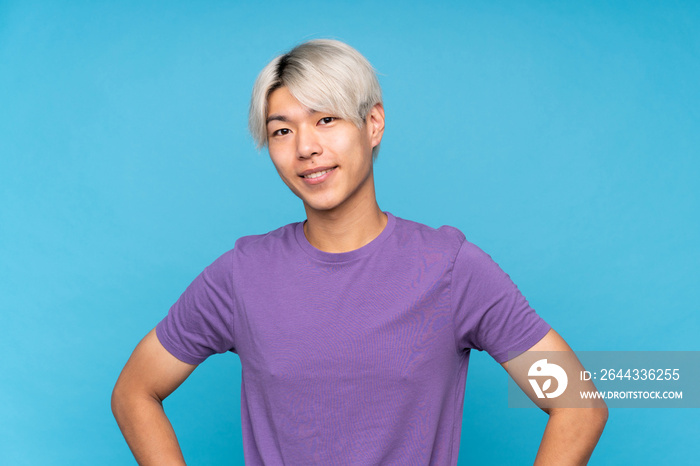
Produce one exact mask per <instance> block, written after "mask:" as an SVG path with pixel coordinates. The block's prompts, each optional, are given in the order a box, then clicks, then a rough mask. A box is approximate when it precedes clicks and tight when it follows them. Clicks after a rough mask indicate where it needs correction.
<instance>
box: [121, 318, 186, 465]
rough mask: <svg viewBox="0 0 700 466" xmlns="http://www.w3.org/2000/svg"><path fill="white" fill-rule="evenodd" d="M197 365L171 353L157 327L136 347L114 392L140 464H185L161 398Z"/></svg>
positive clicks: (128, 440)
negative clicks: (159, 336) (165, 346)
mask: <svg viewBox="0 0 700 466" xmlns="http://www.w3.org/2000/svg"><path fill="white" fill-rule="evenodd" d="M196 367H197V366H195V365H192V364H186V363H184V362H182V361H180V360H179V359H177V358H175V357H174V356H173V355H171V354H170V353H169V352H168V351H167V350H166V349H165V348H163V345H161V344H160V341H158V337H157V336H156V332H155V329H154V330H151V331H150V332H149V333H148V335H146V336H145V337H144V339H143V340H141V342H140V343H139V344H138V346H136V349H135V350H134V352H133V353H132V355H131V357H130V358H129V361H127V363H126V365H125V366H124V369H123V370H122V373H121V375H120V376H119V379H118V380H117V383H116V385H115V386H114V391H113V392H112V412H113V413H114V417H115V418H116V420H117V423H118V424H119V428H120V429H121V431H122V434H123V435H124V438H125V439H126V442H127V443H128V444H129V448H131V451H132V453H133V454H134V457H135V458H136V461H137V462H138V463H139V464H141V465H151V464H152V465H155V464H163V465H166V464H167V465H177V464H181V465H184V464H185V460H184V459H183V457H182V452H181V451H180V446H179V445H178V443H177V437H176V436H175V432H174V431H173V428H172V426H171V425H170V421H168V418H167V417H166V416H165V412H164V411H163V405H162V401H163V400H164V399H165V398H166V397H167V396H168V395H170V393H172V392H173V390H175V389H176V388H177V387H178V386H180V384H181V383H182V382H183V381H184V380H185V379H186V378H187V377H188V376H189V375H190V374H191V373H192V371H193V370H194V369H195V368H196Z"/></svg>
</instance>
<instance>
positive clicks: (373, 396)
mask: <svg viewBox="0 0 700 466" xmlns="http://www.w3.org/2000/svg"><path fill="white" fill-rule="evenodd" d="M387 216H388V222H387V225H386V228H384V230H383V231H382V233H381V234H380V235H379V236H378V237H377V238H375V239H374V240H373V241H372V242H370V243H369V244H367V245H365V246H363V247H361V248H360V249H357V250H354V251H350V252H345V253H339V254H334V253H327V252H323V251H320V250H318V249H316V248H314V247H313V246H311V244H310V243H309V242H308V240H307V239H306V237H305V235H304V231H303V225H302V223H294V224H290V225H287V226H284V227H282V228H280V229H278V230H275V231H272V232H270V233H268V234H265V235H256V236H247V237H244V238H241V239H239V240H238V241H237V242H236V244H235V247H234V249H232V250H231V251H229V252H227V253H225V254H224V255H222V256H221V257H219V258H218V259H217V260H216V261H214V262H213V263H212V264H211V265H210V266H209V267H207V268H206V269H205V270H204V271H203V272H202V273H201V274H200V275H199V276H198V277H197V278H196V279H195V280H194V281H193V282H192V284H191V285H190V286H189V287H188V288H187V290H186V291H185V292H184V293H183V294H182V296H181V297H180V299H179V300H178V301H177V302H176V303H175V304H174V305H173V307H172V308H171V309H170V312H169V313H168V316H167V317H166V318H165V319H163V321H161V322H160V323H159V324H158V327H157V329H156V332H157V335H158V338H159V340H160V342H161V343H162V344H163V346H164V347H165V348H166V349H167V350H168V351H169V352H170V353H172V354H173V355H174V356H175V357H177V358H178V359H180V360H182V361H184V362H187V363H190V364H198V363H201V362H202V361H204V360H205V359H206V358H207V357H208V356H210V355H211V354H214V353H223V352H226V351H233V352H235V353H237V354H238V355H239V357H240V360H241V366H242V386H241V402H242V406H241V413H242V431H243V449H244V456H245V462H246V464H247V465H258V464H268V465H270V464H289V465H309V464H358V465H359V464H367V465H370V464H372V465H376V464H400V465H410V464H417V465H426V464H437V465H455V464H457V457H458V449H459V440H460V433H461V426H462V408H463V402H464V386H465V381H466V376H467V365H468V362H469V352H470V349H472V348H473V349H477V350H485V351H487V352H488V353H489V354H491V356H493V358H494V359H496V361H498V362H503V361H506V360H507V359H508V352H509V351H525V350H527V349H529V348H531V347H532V346H533V345H534V344H535V343H536V342H537V341H539V340H540V339H541V338H542V337H543V336H544V335H545V334H546V333H547V331H548V330H549V326H548V325H547V323H546V322H544V321H543V320H542V319H541V318H540V317H539V316H538V315H537V314H536V313H535V311H534V310H533V309H532V308H531V307H530V306H529V305H528V303H527V301H526V299H525V298H524V297H523V296H522V294H521V293H520V292H519V291H518V289H517V288H516V286H515V285H514V284H513V282H512V281H511V280H510V278H509V277H508V275H506V274H505V273H504V272H503V271H502V270H501V269H500V268H499V267H498V265H497V264H496V263H495V262H493V261H492V260H491V258H490V257H489V256H488V255H487V254H485V253H484V252H483V251H481V250H480V249H479V248H477V247H476V246H474V245H473V244H471V243H469V242H468V241H466V240H465V238H464V235H463V234H462V233H461V232H460V231H459V230H457V229H455V228H452V227H447V226H444V227H441V228H439V229H433V228H430V227H427V226H425V225H422V224H419V223H415V222H411V221H407V220H403V219H400V218H396V217H394V216H393V215H391V214H389V213H387Z"/></svg>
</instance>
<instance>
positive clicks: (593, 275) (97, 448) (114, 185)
mask: <svg viewBox="0 0 700 466" xmlns="http://www.w3.org/2000/svg"><path fill="white" fill-rule="evenodd" d="M698 5H699V4H698V3H695V2H674V1H668V2H639V1H629V2H626V1H624V2H623V1H617V2H602V1H593V2H574V1H570V2H540V1H534V2H517V1H513V2H486V1H484V2H481V1H476V2H442V3H437V4H433V5H430V6H427V5H425V4H423V3H418V2H410V1H404V2H381V3H380V2H366V1H359V2H358V1H356V2H277V1H268V2H264V3H262V2H261V3H253V2H224V1H214V2H212V1H210V2H194V1H192V2H183V1H168V2H165V1H163V2H102V3H100V2H80V1H73V2H33V1H0V196H1V198H0V200H1V202H0V297H1V298H0V306H1V309H2V320H1V322H2V326H1V327H0V328H1V329H2V338H1V339H0V350H1V351H2V354H3V359H2V363H1V364H0V369H1V375H0V377H1V379H0V463H2V464H11V465H25V464H26V465H39V464H41V465H49V464H50V465H76V464H86V465H87V464H90V465H92V464H101V465H112V464H113V465H121V464H130V463H132V462H133V460H132V458H131V455H130V453H129V451H128V448H127V446H126V444H125V442H124V440H123V439H122V437H121V435H120V433H119V430H118V428H117V425H116V423H115V421H114V420H113V418H112V415H111V412H110V408H109V397H110V392H111V389H112V386H113V384H114V382H115V380H116V377H117V375H118V373H119V371H120V370H121V367H122V366H123V364H124V363H125V361H126V359H127V358H128V356H129V354H130V352H131V350H132V349H133V347H134V346H135V345H136V344H137V343H138V341H139V339H140V338H141V337H142V336H143V335H144V334H146V333H147V332H148V330H149V329H150V328H152V327H153V326H155V324H156V323H157V322H158V321H159V320H160V319H161V318H162V317H163V316H164V315H165V313H166V312H167V310H168V308H169V307H170V305H171V304H172V303H173V302H174V301H175V300H176V299H177V298H178V296H179V294H180V293H181V292H182V291H183V290H184V289H185V287H186V286H187V285H188V284H189V282H190V281H191V280H192V279H193V278H194V277H195V276H196V275H197V274H198V273H199V272H200V271H201V270H202V269H203V268H204V267H205V266H206V265H208V264H209V263H210V262H212V261H213V260H214V259H215V258H216V257H218V256H219V255H220V254H222V253H223V252H224V251H226V250H228V249H230V248H231V247H233V243H234V241H235V239H236V238H238V237H239V236H242V235H247V234H255V233H263V232H266V231H269V230H271V229H274V228H276V227H278V226H281V225H282V224H285V223H288V222H292V221H298V220H302V219H303V218H304V212H303V209H302V206H301V203H300V202H299V201H298V200H297V199H296V198H295V197H294V196H293V195H292V194H291V193H290V192H288V190H287V188H286V187H285V186H284V185H283V184H282V183H281V182H280V181H279V179H278V177H277V175H276V173H275V171H274V169H273V167H272V165H271V163H270V161H269V160H268V157H267V154H266V153H265V152H262V153H257V152H256V150H255V148H254V146H253V143H252V141H251V138H250V136H249V135H248V134H247V132H246V113H247V106H248V99H249V92H250V89H251V86H252V83H253V80H254V79H255V76H256V75H257V73H258V71H259V70H260V69H261V68H262V67H263V66H264V65H265V64H266V63H267V61H269V60H270V59H271V58H273V57H274V56H275V55H277V54H278V53H280V52H283V51H285V50H287V49H288V48H290V47H291V46H293V45H294V44H296V43H298V42H300V41H303V40H307V39H311V38H318V37H331V38H338V39H342V40H345V41H347V42H348V43H350V44H351V45H353V46H354V47H356V48H357V49H358V50H360V51H361V52H362V53H364V54H365V55H366V56H367V57H368V58H369V60H370V61H371V62H372V63H373V64H374V66H375V67H376V68H377V70H378V71H379V73H380V75H381V76H380V80H381V83H382V85H383V87H384V93H385V106H386V112H387V130H386V134H385V139H384V142H383V144H382V151H381V153H380V155H379V159H378V161H377V164H376V179H377V191H378V199H379V203H380V206H381V207H382V208H383V209H384V210H388V211H390V212H392V213H394V214H395V215H398V216H401V217H405V218H409V219H412V220H417V221H421V222H423V223H427V224H429V225H432V226H439V225H442V224H451V225H454V226H456V227H458V228H460V229H462V230H463V231H464V232H465V234H466V235H467V237H468V238H469V239H470V240H471V241H472V242H474V243H476V244H478V245H479V246H480V247H482V248H483V249H484V250H486V251H487V252H489V253H490V254H491V255H492V256H493V258H494V259H495V260H496V261H497V262H498V263H499V264H500V265H501V266H502V267H503V268H504V269H505V270H506V271H507V272H508V273H509V274H510V275H511V277H512V278H513V280H514V281H515V282H516V283H517V284H518V285H519V287H520V289H521V290H522V291H523V292H524V293H525V295H526V296H527V297H528V298H529V300H530V302H531V304H532V305H533V307H535V309H537V310H538V312H539V313H540V314H541V315H542V316H543V317H544V318H545V319H546V320H547V321H548V322H549V323H551V325H552V326H553V327H555V328H556V329H557V330H558V331H559V332H560V333H561V334H562V335H563V336H564V337H565V338H566V339H567V341H568V342H569V343H570V345H571V346H572V347H573V348H574V349H577V350H699V349H700V346H699V344H698V335H699V334H700V323H699V319H698V302H699V301H700V287H699V286H698V282H699V278H700V274H699V273H698V272H699V270H698V269H699V264H700V246H699V245H698V239H699V233H700V224H699V219H700V215H699V214H700V208H699V207H700V206H699V205H698V202H699V198H700V196H699V194H700V192H699V191H700V190H699V188H698V178H699V175H700V163H699V162H698V156H699V155H700V154H699V150H698V147H700V131H699V128H700V125H699V123H700V92H699V86H698V83H700V59H699V58H700V7H699V6H698ZM239 384H240V364H239V361H238V358H237V357H236V356H235V355H232V354H228V355H225V356H216V357H213V358H211V359H210V360H209V361H207V363H205V364H203V365H202V366H201V367H200V368H198V369H197V371H195V373H194V374H193V375H192V376H191V377H190V379H188V381H187V382H186V383H185V384H184V385H183V386H182V387H181V388H180V389H179V390H178V391H177V392H176V393H174V394H173V395H172V396H171V397H170V398H169V399H168V400H167V402H166V409H167V411H168V413H169V415H170V418H171V420H172V422H173V424H174V425H175V428H176V430H177V432H178V435H179V438H180V442H181V444H182V448H183V450H184V453H185V455H186V458H187V459H188V460H189V462H191V464H212V465H214V464H235V463H238V462H241V461H242V449H241V448H242V447H241V433H240V417H239V416H240V408H239V402H240V399H239V397H240V391H239ZM464 414H465V418H464V427H463V431H462V445H461V450H460V464H527V463H528V462H530V463H531V462H532V459H533V458H534V455H535V452H536V450H537V446H538V441H539V438H540V436H541V433H542V430H543V428H544V425H545V423H546V418H547V416H546V415H545V414H543V413H541V412H540V411H539V410H537V409H525V410H517V409H509V408H507V375H506V374H505V372H504V371H503V370H502V369H501V367H500V366H499V365H498V364H496V363H495V362H494V361H493V360H491V359H490V357H489V356H488V355H486V354H481V353H478V354H474V355H473V356H472V365H471V366H470V372H469V377H468V381H467V395H466V401H465V407H464ZM698 419H699V418H698V411H697V410H691V409H685V410H684V409H676V410H674V409H657V410H653V409H627V410H625V409H618V410H613V411H612V412H611V415H610V420H609V423H608V426H607V429H606V431H605V433H604V435H603V437H602V439H601V441H600V443H599V445H598V447H597V449H596V451H595V453H594V456H593V459H592V464H695V462H696V461H697V459H698V453H697V452H698V450H697V439H698V438H700V422H698Z"/></svg>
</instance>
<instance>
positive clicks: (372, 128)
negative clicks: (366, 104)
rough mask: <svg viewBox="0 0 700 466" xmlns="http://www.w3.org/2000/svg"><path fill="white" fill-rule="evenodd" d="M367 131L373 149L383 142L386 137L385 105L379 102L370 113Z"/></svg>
mask: <svg viewBox="0 0 700 466" xmlns="http://www.w3.org/2000/svg"><path fill="white" fill-rule="evenodd" d="M367 130H368V131H369V134H370V140H371V142H372V147H376V146H378V145H379V143H380V142H382V136H383V135H384V105H383V104H382V103H381V102H379V103H378V104H375V106H374V107H372V109H371V110H370V111H369V114H368V115H367Z"/></svg>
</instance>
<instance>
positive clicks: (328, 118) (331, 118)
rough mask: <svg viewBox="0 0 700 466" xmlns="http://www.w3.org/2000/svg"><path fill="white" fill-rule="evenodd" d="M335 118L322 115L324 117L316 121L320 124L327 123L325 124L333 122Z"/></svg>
mask: <svg viewBox="0 0 700 466" xmlns="http://www.w3.org/2000/svg"><path fill="white" fill-rule="evenodd" d="M335 120H337V118H336V117H324V118H321V119H320V120H319V121H318V123H319V124H320V125H327V124H329V123H332V122H334V121H335Z"/></svg>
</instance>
